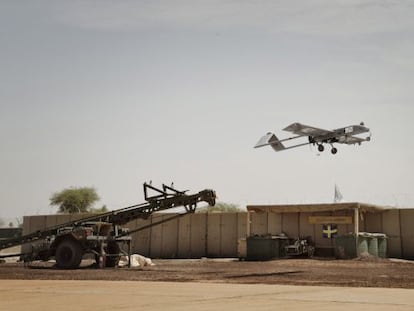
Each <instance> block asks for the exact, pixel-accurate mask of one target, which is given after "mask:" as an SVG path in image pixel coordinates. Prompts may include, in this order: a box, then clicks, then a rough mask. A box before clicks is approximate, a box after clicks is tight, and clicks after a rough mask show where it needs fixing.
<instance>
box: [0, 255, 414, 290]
mask: <svg viewBox="0 0 414 311" xmlns="http://www.w3.org/2000/svg"><path fill="white" fill-rule="evenodd" d="M153 262H154V263H155V266H148V267H144V268H143V269H142V270H141V269H128V268H107V269H96V268H95V267H94V265H93V264H92V261H89V262H88V261H83V263H82V267H81V269H76V270H59V269H56V268H55V267H54V263H53V262H48V263H43V262H34V263H32V264H31V267H30V268H25V267H24V266H23V264H22V263H14V264H1V265H0V279H23V280H108V281H114V280H117V281H170V282H171V281H173V282H215V283H238V284H278V285H318V286H351V287H384V288H412V289H414V261H402V260H390V259H387V260H379V259H378V260H326V259H281V260H271V261H261V262H253V261H250V262H249V261H238V260H235V259H198V260H178V259H176V260H153Z"/></svg>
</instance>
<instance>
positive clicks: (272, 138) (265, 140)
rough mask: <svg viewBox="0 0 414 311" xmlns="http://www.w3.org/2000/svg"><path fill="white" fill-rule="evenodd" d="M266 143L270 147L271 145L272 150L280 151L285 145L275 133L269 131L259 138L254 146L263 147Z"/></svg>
mask: <svg viewBox="0 0 414 311" xmlns="http://www.w3.org/2000/svg"><path fill="white" fill-rule="evenodd" d="M268 145H270V147H272V148H273V150H274V151H282V150H284V149H286V147H285V146H284V145H283V144H282V142H281V141H280V140H279V139H278V138H277V137H276V135H275V134H273V133H270V132H269V133H267V134H266V135H264V136H263V137H262V138H260V140H259V141H258V142H257V144H256V145H255V146H254V148H259V147H264V146H268Z"/></svg>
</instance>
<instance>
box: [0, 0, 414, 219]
mask: <svg viewBox="0 0 414 311" xmlns="http://www.w3.org/2000/svg"><path fill="white" fill-rule="evenodd" d="M0 68H1V75H0V135H1V148H0V157H1V161H0V172H1V175H0V176H1V177H0V204H1V210H0V211H1V212H0V217H1V218H6V219H13V218H15V217H19V216H23V215H33V214H48V213H54V212H55V211H56V209H54V208H51V207H50V206H49V197H50V195H51V194H52V193H53V192H56V191H59V190H62V189H63V188H67V187H71V186H75V187H79V186H94V187H96V189H97V191H98V193H99V195H100V196H101V201H100V202H99V203H98V205H103V204H106V205H107V206H108V208H110V209H116V208H120V207H123V206H125V205H129V204H133V203H140V202H142V201H143V195H142V183H143V182H145V181H149V180H152V181H153V184H156V185H157V184H161V183H162V182H165V183H170V182H172V181H173V182H174V184H175V185H176V186H177V187H178V188H182V189H189V190H191V191H192V192H197V191H199V190H202V189H204V188H213V189H215V190H216V191H217V193H218V196H219V199H220V200H221V201H224V202H228V203H236V204H239V205H241V206H245V205H246V204H255V203H317V202H331V201H332V200H333V194H334V184H335V183H336V184H337V185H338V186H339V189H340V190H341V192H342V195H343V197H344V199H345V200H346V201H362V202H368V203H375V204H384V205H398V206H404V207H414V187H413V185H414V165H413V159H414V139H413V135H414V123H413V117H414V83H413V81H414V3H413V2H412V1H374V0H373V1H351V0H349V1H336V0H329V1H328V0H327V1H304V0H303V1H225V0H221V1H188V0H185V1H184V0H183V1H12V0H10V1H6V0H3V1H0ZM361 121H364V122H365V124H366V125H367V126H368V127H370V128H371V130H372V134H373V136H372V141H371V142H370V143H365V144H363V145H362V146H360V147H358V146H355V147H354V146H343V145H339V146H338V149H339V152H338V154H337V155H336V156H332V155H331V154H330V152H329V151H328V152H324V153H322V154H320V155H318V152H317V151H316V150H315V148H313V149H310V148H309V147H304V148H302V149H296V150H291V151H286V152H282V153H275V152H273V151H272V150H271V149H270V148H262V149H253V148H252V147H253V145H254V144H255V143H256V142H257V140H258V139H259V138H260V137H261V136H262V135H263V134H265V133H266V132H268V131H274V132H276V133H277V135H278V136H280V137H286V136H287V135H288V133H283V131H282V128H284V127H285V126H287V125H289V124H290V123H293V122H302V123H305V124H310V125H314V126H318V127H322V128H326V129H331V128H336V127H342V126H345V125H349V124H358V123H359V122H361Z"/></svg>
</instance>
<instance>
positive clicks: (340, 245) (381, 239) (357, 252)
mask: <svg viewBox="0 0 414 311" xmlns="http://www.w3.org/2000/svg"><path fill="white" fill-rule="evenodd" d="M386 241H387V237H386V235H385V234H380V233H367V232H361V233H359V234H358V235H356V234H347V235H343V236H338V237H336V238H335V256H336V257H337V258H341V259H350V258H356V257H359V256H368V255H370V256H373V257H381V258H386V257H387V244H386V243H387V242H386ZM379 245H381V251H379Z"/></svg>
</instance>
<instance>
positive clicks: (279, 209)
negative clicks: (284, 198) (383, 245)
mask: <svg viewBox="0 0 414 311" xmlns="http://www.w3.org/2000/svg"><path fill="white" fill-rule="evenodd" d="M355 208H358V209H359V210H360V211H361V212H370V213H374V212H383V211H386V210H389V209H392V207H386V206H379V205H374V204H367V203H359V202H350V203H320V204H278V205H248V206H247V210H248V211H249V212H272V213H300V212H329V211H330V212H333V211H343V210H353V209H355Z"/></svg>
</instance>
